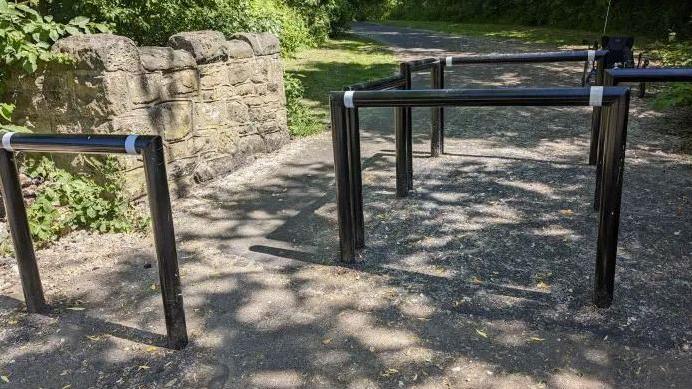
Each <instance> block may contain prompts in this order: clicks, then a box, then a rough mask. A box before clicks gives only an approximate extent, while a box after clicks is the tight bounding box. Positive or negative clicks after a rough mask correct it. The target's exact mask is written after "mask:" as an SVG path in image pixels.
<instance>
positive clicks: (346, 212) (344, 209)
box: [330, 95, 355, 262]
mask: <svg viewBox="0 0 692 389" xmlns="http://www.w3.org/2000/svg"><path fill="white" fill-rule="evenodd" d="M337 96H342V95H337ZM330 100H331V101H330V106H331V116H332V117H331V119H332V145H333V148H334V175H335V181H336V213H337V222H338V224H339V249H340V254H341V261H343V262H353V261H354V260H355V236H354V231H353V225H354V223H353V205H352V203H351V192H352V191H351V175H350V173H349V171H350V167H349V162H350V161H349V153H348V149H349V146H348V142H349V136H348V129H347V123H346V112H345V111H346V110H345V107H344V102H343V100H338V99H337V98H335V97H334V96H332V97H331V99H330Z"/></svg>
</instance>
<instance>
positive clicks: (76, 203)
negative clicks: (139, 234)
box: [26, 157, 148, 245]
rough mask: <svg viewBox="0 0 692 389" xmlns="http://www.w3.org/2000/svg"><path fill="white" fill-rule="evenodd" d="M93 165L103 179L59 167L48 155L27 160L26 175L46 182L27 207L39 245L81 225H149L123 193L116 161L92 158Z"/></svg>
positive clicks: (119, 228) (110, 228) (122, 228)
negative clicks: (118, 178) (96, 179)
mask: <svg viewBox="0 0 692 389" xmlns="http://www.w3.org/2000/svg"><path fill="white" fill-rule="evenodd" d="M91 166H92V167H94V168H96V169H97V170H98V171H99V173H100V175H101V176H102V177H103V179H102V180H101V181H103V182H96V181H95V180H94V179H92V178H90V177H88V176H86V175H83V174H74V173H71V172H68V171H66V170H64V169H60V168H58V167H56V166H55V164H54V163H53V161H51V160H50V159H48V158H46V157H43V158H41V159H37V160H27V161H26V172H27V175H28V176H29V177H31V178H32V180H36V181H38V182H43V184H42V185H41V187H40V191H39V192H38V193H37V196H36V199H35V200H34V201H33V202H32V203H31V205H30V206H29V208H28V209H27V217H28V219H29V227H30V230H31V234H32V236H33V238H34V240H35V241H36V243H37V244H38V245H45V244H46V243H48V242H51V241H53V240H55V239H57V238H59V237H60V236H62V235H64V234H66V233H68V232H70V231H73V230H78V229H85V230H89V231H97V232H101V233H106V232H130V231H134V230H140V229H142V228H144V227H145V226H146V224H147V222H148V221H147V219H145V218H143V217H141V216H140V215H139V214H138V213H137V212H136V211H135V210H134V208H133V207H132V206H131V205H130V203H129V201H128V199H127V197H126V196H125V195H123V194H122V192H123V191H122V186H121V185H120V184H119V181H118V180H117V178H116V172H117V170H118V165H117V162H116V161H115V160H114V159H106V160H105V161H103V162H101V161H93V162H92V163H91Z"/></svg>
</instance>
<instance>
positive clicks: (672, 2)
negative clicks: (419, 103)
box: [356, 0, 692, 38]
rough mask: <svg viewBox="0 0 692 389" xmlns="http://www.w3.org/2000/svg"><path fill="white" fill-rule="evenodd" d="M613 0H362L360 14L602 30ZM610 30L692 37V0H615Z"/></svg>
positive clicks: (374, 16)
mask: <svg viewBox="0 0 692 389" xmlns="http://www.w3.org/2000/svg"><path fill="white" fill-rule="evenodd" d="M608 1H609V0H356V2H358V3H364V4H363V5H364V6H359V7H358V8H357V10H358V14H357V17H358V18H362V19H378V18H379V19H382V18H399V19H410V20H439V21H455V22H475V23H507V24H521V25H527V26H553V27H561V28H574V29H581V30H589V31H598V32H599V33H600V32H601V31H602V28H603V21H604V19H605V15H606V10H607V8H608ZM608 19H609V20H608V31H609V32H610V33H614V32H625V33H628V34H633V35H645V36H651V37H658V38H665V37H667V36H668V33H670V32H676V33H677V34H678V36H679V37H680V38H685V37H691V36H692V2H690V1H680V0H638V1H625V0H612V2H611V9H610V14H609V18H608Z"/></svg>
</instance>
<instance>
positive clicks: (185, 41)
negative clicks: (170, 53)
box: [168, 30, 226, 64]
mask: <svg viewBox="0 0 692 389" xmlns="http://www.w3.org/2000/svg"><path fill="white" fill-rule="evenodd" d="M224 43H226V37H224V36H223V34H222V33H221V32H219V31H212V30H205V31H188V32H181V33H178V34H175V35H173V36H171V37H170V38H169V39H168V46H170V47H172V48H174V49H181V50H185V51H187V52H189V53H190V54H192V56H193V57H194V58H195V61H197V63H199V64H203V63H207V62H210V61H213V59H214V58H217V56H218V52H219V51H220V49H221V46H223V44H224Z"/></svg>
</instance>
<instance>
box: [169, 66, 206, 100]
mask: <svg viewBox="0 0 692 389" xmlns="http://www.w3.org/2000/svg"><path fill="white" fill-rule="evenodd" d="M160 87H161V98H162V99H163V100H170V99H174V98H179V97H184V96H186V95H191V94H194V93H196V92H197V91H198V90H199V87H200V79H199V74H198V73H197V70H196V69H185V70H179V71H176V72H172V73H166V74H164V75H163V76H162V81H161V83H160Z"/></svg>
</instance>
